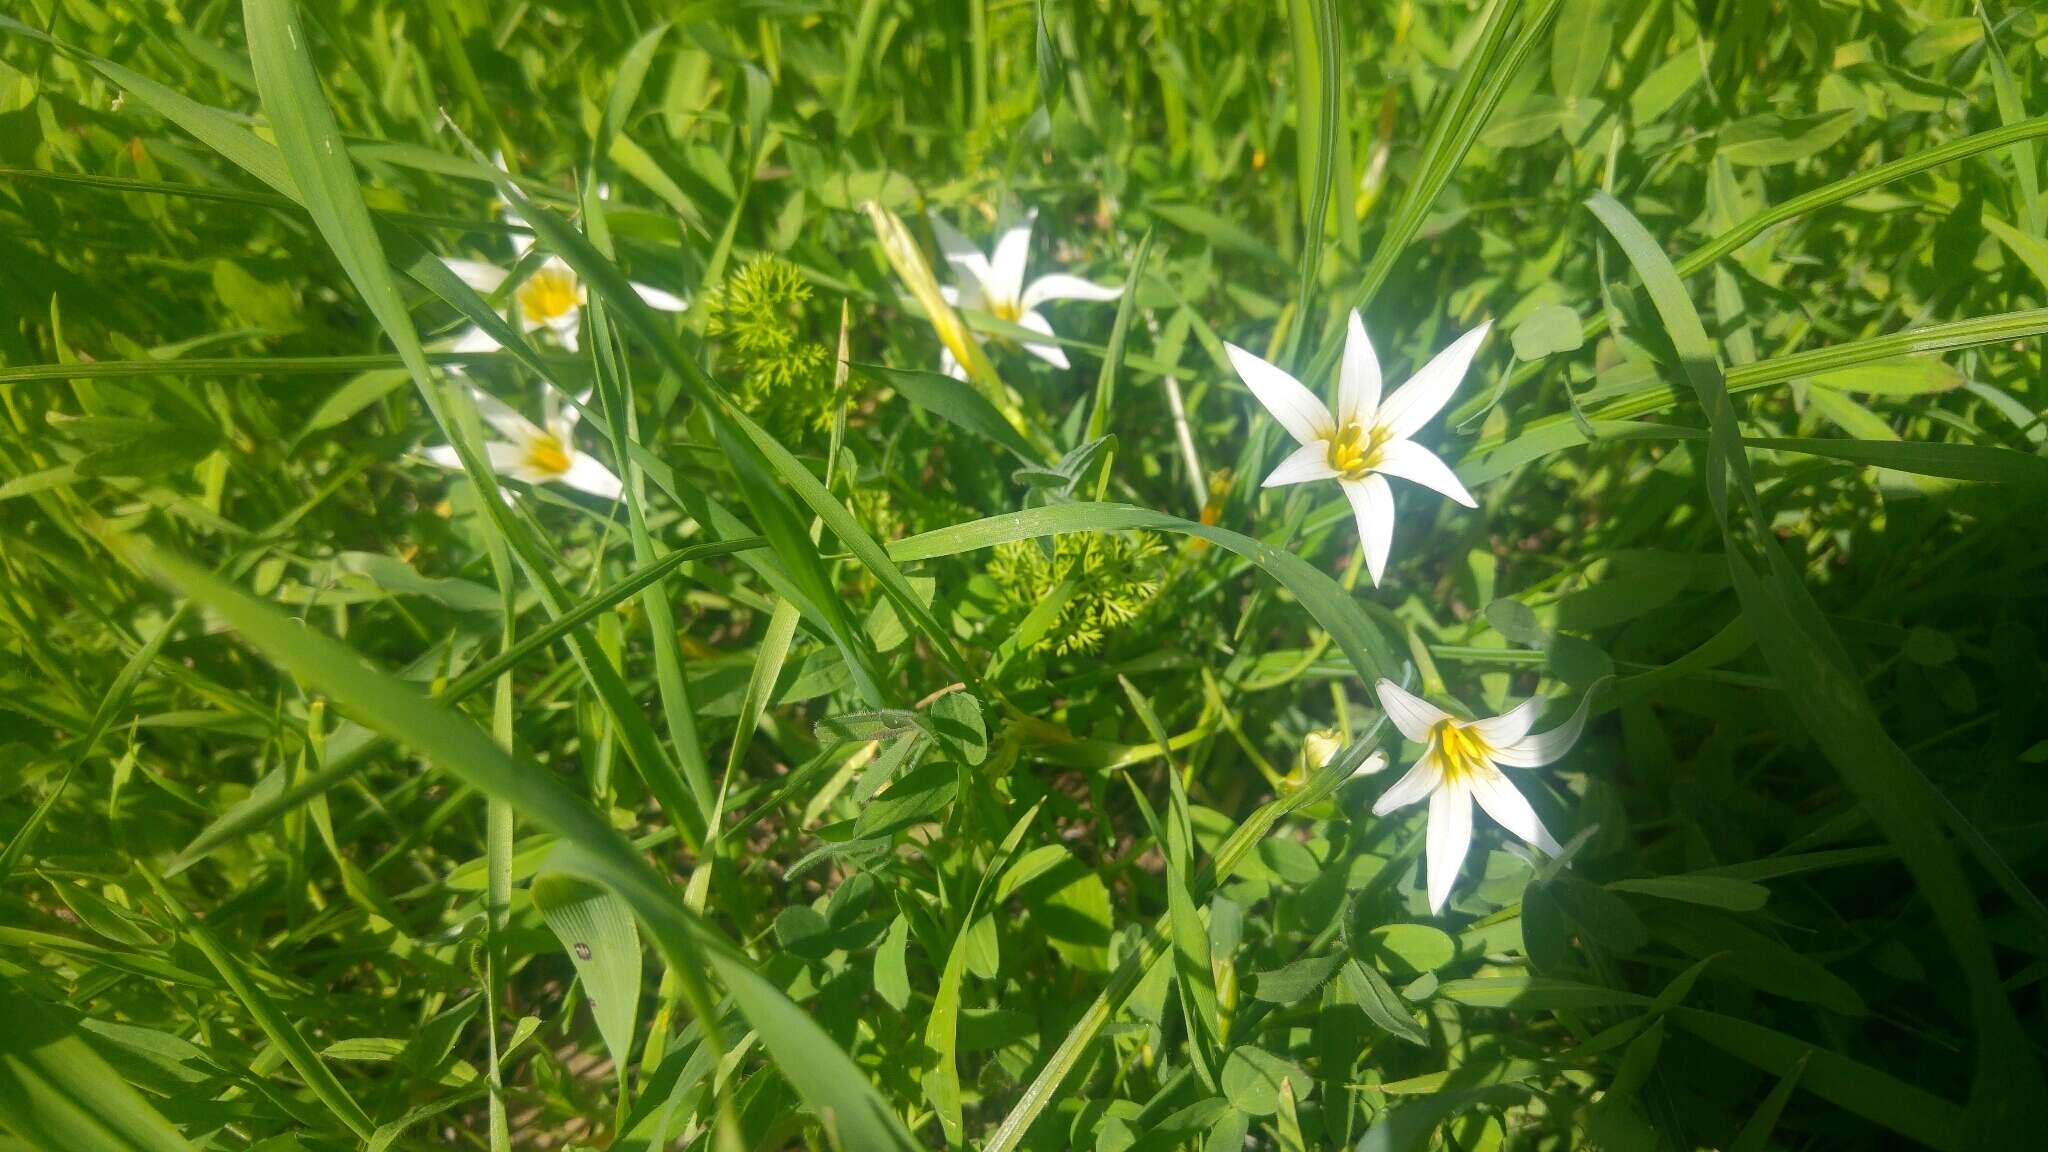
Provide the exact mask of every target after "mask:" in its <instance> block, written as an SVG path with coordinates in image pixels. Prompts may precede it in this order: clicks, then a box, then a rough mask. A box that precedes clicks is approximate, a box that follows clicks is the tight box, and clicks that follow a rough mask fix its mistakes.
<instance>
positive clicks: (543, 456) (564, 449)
mask: <svg viewBox="0 0 2048 1152" xmlns="http://www.w3.org/2000/svg"><path fill="white" fill-rule="evenodd" d="M526 463H527V465H528V466H529V467H531V468H532V469H534V471H536V472H545V473H547V474H548V475H550V476H560V475H562V474H563V473H565V472H567V471H568V470H569V446H568V445H566V444H564V443H562V442H561V441H560V440H557V439H555V438H554V437H553V436H537V437H535V438H534V439H533V441H532V443H530V444H528V445H527V446H526Z"/></svg>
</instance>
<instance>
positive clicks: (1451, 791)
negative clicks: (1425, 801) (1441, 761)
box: [1424, 784, 1472, 913]
mask: <svg viewBox="0 0 2048 1152" xmlns="http://www.w3.org/2000/svg"><path fill="white" fill-rule="evenodd" d="M1471 847H1472V797H1471V795H1470V794H1469V793H1467V792H1466V791H1465V786H1464V785H1463V784H1448V785H1446V786H1444V787H1442V788H1439V789H1437V790H1436V792H1435V794H1434V795H1432V796H1430V798H1429V837H1428V840H1427V842H1426V844H1425V846H1424V857H1425V862H1426V864H1427V872H1428V877H1429V910H1430V911H1431V912H1432V913H1435V912H1440V911H1442V910H1443V906H1444V901H1446V900H1448V899H1450V898H1451V886H1452V885H1454V884H1456V883H1457V882H1458V869H1459V868H1461V867H1463V866H1464V864H1465V852H1466V851H1467V850H1468V849H1470V848H1471Z"/></svg>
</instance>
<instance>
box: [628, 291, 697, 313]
mask: <svg viewBox="0 0 2048 1152" xmlns="http://www.w3.org/2000/svg"><path fill="white" fill-rule="evenodd" d="M633 292H634V293H635V294H636V295H638V296H639V297H640V299H641V300H643V301H645V302H646V304H647V306H648V307H649V308H658V309H660V310H661V311H663V312H681V311H683V310H684V309H686V308H688V307H689V306H690V302H689V301H687V300H685V299H683V298H682V297H681V296H677V295H676V294H674V293H672V292H663V291H662V290H661V289H659V288H656V287H654V286H652V285H649V284H634V285H633Z"/></svg>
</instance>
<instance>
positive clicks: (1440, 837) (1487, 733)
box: [1372, 680, 1593, 912]
mask: <svg viewBox="0 0 2048 1152" xmlns="http://www.w3.org/2000/svg"><path fill="white" fill-rule="evenodd" d="M1377 690H1378V693H1379V699H1380V707H1381V708H1383V709H1385V710H1386V713H1387V719H1389V720H1392V721H1393V722H1394V727H1396V728H1399V729H1400V730H1401V735H1403V736H1405V737H1407V738H1408V739H1409V740H1411V741H1414V742H1415V743H1417V744H1421V745H1423V746H1424V749H1425V750H1424V752H1423V753H1422V758H1421V759H1420V760H1417V761H1416V762H1415V766H1414V767H1412V768H1410V769H1408V772H1407V774H1406V775H1404V776H1402V777H1401V778H1400V779H1399V780H1396V781H1394V783H1393V786H1392V787H1390V788H1388V789H1387V790H1386V791H1385V792H1384V793H1382V794H1381V795H1380V798H1379V800H1378V801H1376V802H1375V803H1374V804H1373V806H1372V811H1373V815H1375V816H1384V815H1386V814H1387V813H1389V812H1392V811H1393V810H1394V809H1396V808H1405V807H1407V806H1408V805H1410V804H1413V803H1415V802H1416V801H1418V800H1421V799H1422V798H1423V797H1425V796H1427V797H1428V798H1429V834H1428V839H1427V840H1426V841H1425V848H1426V851H1425V852H1424V856H1425V862H1426V866H1427V871H1428V877H1429V909H1430V911H1431V912H1436V911H1438V910H1440V909H1442V908H1443V906H1444V901H1445V900H1446V899H1448V898H1449V897H1450V895H1451V885H1452V884H1453V883H1454V882H1455V881H1456V880H1457V878H1458V868H1459V866H1460V865H1461V864H1463V863H1464V861H1465V851H1466V849H1468V848H1470V847H1471V845H1472V802H1473V801H1475V800H1476V801H1478V802H1479V806H1480V807H1481V808H1484V809H1486V814H1487V815H1488V816H1491V817H1493V818H1494V820H1495V821H1497V822H1498V823H1499V824H1500V826H1501V827H1503V828H1505V829H1507V830H1508V831H1510V832H1512V833H1514V834H1515V835H1516V836H1518V837H1520V838H1521V839H1522V840H1523V841H1525V842H1527V843H1529V844H1531V845H1534V846H1535V847H1537V848H1541V849H1542V850H1543V851H1544V852H1545V853H1547V854H1549V855H1551V856H1556V855H1558V854H1559V851H1560V850H1559V848H1558V845H1557V841H1556V840H1554V839H1552V838H1551V835H1550V832H1549V830H1548V829H1546V828H1544V827H1543V821H1541V820H1539V819H1537V817H1536V810H1535V809H1534V808H1531V807H1530V806H1529V801H1528V800H1527V799H1526V798H1524V797H1523V795H1522V794H1521V793H1520V792H1519V791H1517V790H1516V789H1515V786H1514V785H1513V784H1512V783H1510V782H1509V781H1508V778H1507V776H1506V775H1504V774H1503V773H1502V772H1501V769H1502V768H1503V767H1506V768H1535V767H1538V766H1540V765H1544V764H1548V763H1550V762H1551V761H1553V760H1556V759H1557V758H1558V757H1560V756H1563V755H1564V754H1565V753H1566V752H1568V751H1570V750H1571V747H1572V745H1573V744H1576V743H1578V740H1579V733H1580V732H1581V731H1582V730H1584V728H1585V727H1586V711H1587V707H1586V706H1587V704H1589V703H1590V702H1591V701H1592V699H1593V693H1591V692H1588V693H1586V697H1585V699H1583V700H1581V701H1580V702H1579V707H1578V709H1577V711H1575V712H1573V713H1572V718H1571V719H1570V720H1567V721H1565V722H1564V723H1563V724H1561V725H1559V726H1557V727H1556V728H1552V729H1551V730H1550V731H1548V732H1542V733H1535V732H1531V731H1530V729H1531V728H1534V727H1535V726H1536V714H1537V713H1538V712H1540V711H1542V709H1543V698H1542V697H1540V696H1534V697H1531V698H1529V699H1527V700H1524V701H1523V702H1522V703H1521V704H1519V705H1517V706H1516V707H1514V708H1511V709H1509V710H1508V711H1506V712H1504V713H1502V714H1501V715H1499V716H1489V717H1487V718H1486V719H1484V720H1472V721H1465V720H1459V719H1457V718H1455V717H1453V716H1452V715H1451V714H1450V713H1448V712H1446V711H1444V710H1443V709H1441V708H1438V707H1437V706H1436V705H1434V704H1431V703H1430V702H1428V701H1427V700H1424V699H1423V698H1422V697H1420V696H1417V695H1415V694H1414V693H1412V692H1409V691H1407V690H1406V689H1404V688H1402V687H1401V686H1400V685H1399V684H1396V683H1394V682H1393V681H1392V680H1381V681H1380V682H1379V684H1378V685H1377Z"/></svg>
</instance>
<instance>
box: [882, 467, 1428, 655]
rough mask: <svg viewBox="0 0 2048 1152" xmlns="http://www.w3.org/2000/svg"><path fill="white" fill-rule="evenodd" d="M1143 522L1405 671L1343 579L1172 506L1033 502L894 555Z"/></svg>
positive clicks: (896, 549) (1348, 648) (916, 540)
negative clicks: (1273, 590)
mask: <svg viewBox="0 0 2048 1152" xmlns="http://www.w3.org/2000/svg"><path fill="white" fill-rule="evenodd" d="M1136 528H1144V529H1150V530H1153V531H1160V532H1175V533H1179V534H1181V535H1185V536H1194V537H1198V538H1200V539H1203V540H1207V541H1208V542H1210V543H1211V544H1214V545H1216V546H1217V547H1220V548H1223V549H1225V550H1227V551H1230V552H1234V553H1236V554H1237V555H1239V556H1242V557H1244V558H1245V559H1246V560H1249V561H1251V562H1252V563H1253V564H1254V565H1257V566H1258V567H1259V568H1260V569H1261V570H1263V571H1264V572H1265V573H1266V574H1267V575H1269V576H1271V577H1273V578H1274V579H1275V580H1278V581H1279V582H1280V583H1281V584H1282V585H1283V586H1285V587H1286V589H1287V590H1288V591H1289V592H1292V593H1293V594H1294V596H1295V598H1296V599H1298V600H1300V601H1301V605H1302V607H1304V608H1306V609H1308V612H1309V614H1310V615H1311V616H1314V617H1315V620H1316V623H1317V624H1319V625H1321V626H1322V628H1323V630H1324V631H1326V632H1328V633H1329V634H1330V636H1331V637H1332V638H1333V639H1335V640H1336V642H1337V645H1338V647H1340V648H1342V649H1343V650H1344V655H1345V656H1346V657H1347V658H1349V659H1350V661H1351V666H1352V667H1353V668H1355V669H1357V671H1358V674H1359V676H1360V677H1361V678H1363V679H1365V680H1367V681H1371V680H1374V679H1377V678H1378V677H1381V676H1390V677H1391V676H1397V675H1398V670H1399V669H1400V667H1401V665H1402V661H1401V658H1400V656H1399V655H1397V653H1398V652H1399V651H1400V649H1399V647H1398V646H1396V645H1395V644H1394V642H1393V640H1392V639H1391V638H1389V637H1388V636H1387V635H1386V633H1385V632H1384V631H1382V630H1381V629H1380V628H1379V626H1378V625H1376V624H1374V623H1373V622H1372V621H1371V620H1370V619H1369V618H1368V617H1367V616H1366V615H1365V612H1364V610H1363V609H1361V608H1360V607H1359V606H1358V602H1357V601H1355V600H1353V599H1352V598H1351V597H1350V596H1349V595H1348V594H1346V593H1345V591H1344V589H1343V587H1342V586H1341V585H1339V584H1338V583H1337V582H1336V581H1335V580H1332V579H1330V578H1329V577H1328V576H1326V575H1324V574H1323V573H1322V572H1321V571H1319V570H1317V569H1316V568H1314V567H1313V566H1311V565H1310V564H1309V563H1308V562H1307V561H1305V560H1303V559H1302V558H1301V557H1299V556H1296V555H1294V554H1293V553H1291V552H1283V551H1281V550H1280V549H1278V548H1275V547H1273V546H1272V545H1270V544H1267V543H1265V542H1264V541H1262V540H1254V539H1252V538H1251V537H1249V536H1244V535H1240V534H1239V533H1236V532H1232V531H1230V530H1229V529H1226V528H1214V527H1211V526H1209V525H1207V524H1199V523H1196V522H1195V521H1193V520H1183V519H1181V518H1180V517H1178V516H1171V515H1168V514H1167V513H1164V512H1154V511H1153V510H1151V509H1150V508H1139V507H1136V506H1133V505H1130V504H1109V503H1084V504H1057V505H1052V506H1050V507H1044V508H1027V509H1025V510H1024V511H1022V512H1010V513H1006V514H1004V515H1001V516H990V517H988V518H986V519H982V520H974V521H970V522H968V523H966V524H955V525H953V526H951V527H949V528H940V529H936V530H934V531H931V532H925V533H922V534H920V535H917V536H910V537H907V538H905V539H902V540H897V541H895V542H893V543H891V544H890V545H889V554H890V555H891V556H892V557H894V558H895V559H897V560H899V561H902V562H904V563H908V562H910V561H913V560H928V559H931V558H933V557H937V556H953V555H957V554H959V553H962V552H972V551H974V550H976V549H980V548H992V547H994V546H995V545H997V544H1003V543H1008V542H1010V541H1013V540H1029V539H1032V538H1034V537H1038V536H1056V535H1059V534H1061V533H1064V532H1127V531H1130V530H1132V529H1136Z"/></svg>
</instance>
